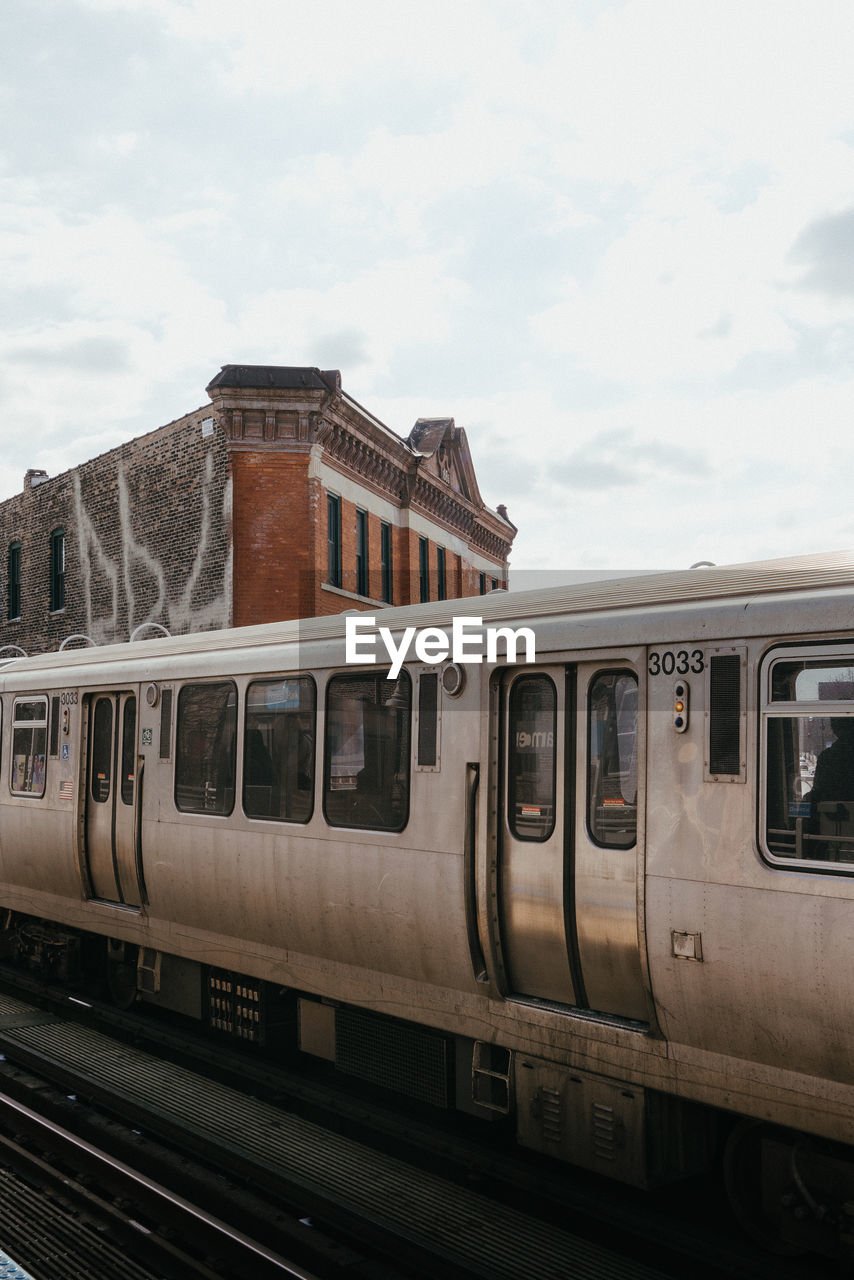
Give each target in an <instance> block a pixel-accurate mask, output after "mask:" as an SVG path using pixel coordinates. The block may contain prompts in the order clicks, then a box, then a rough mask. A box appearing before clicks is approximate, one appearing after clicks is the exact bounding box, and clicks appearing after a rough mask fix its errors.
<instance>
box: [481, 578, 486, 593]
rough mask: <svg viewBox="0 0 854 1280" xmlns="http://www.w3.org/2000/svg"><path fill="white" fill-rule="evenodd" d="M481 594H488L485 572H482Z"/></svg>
mask: <svg viewBox="0 0 854 1280" xmlns="http://www.w3.org/2000/svg"><path fill="white" fill-rule="evenodd" d="M480 594H481V595H482V596H485V595H486V574H485V573H482V574H481V575H480Z"/></svg>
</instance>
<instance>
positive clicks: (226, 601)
mask: <svg viewBox="0 0 854 1280" xmlns="http://www.w3.org/2000/svg"><path fill="white" fill-rule="evenodd" d="M203 424H204V426H203ZM34 478H35V479H36V480H38V479H39V476H38V473H36V475H35V477H34V476H33V474H32V473H28V479H27V482H26V485H25V488H24V490H23V491H22V492H21V493H19V494H17V495H16V496H15V497H13V498H10V499H9V500H8V501H6V502H4V503H2V504H0V555H1V556H2V559H0V581H2V615H0V647H2V646H3V645H9V644H12V645H18V646H20V647H21V648H22V649H24V650H26V652H27V653H41V652H46V651H50V650H54V649H58V648H59V646H60V645H61V643H62V642H63V640H65V639H66V638H67V637H68V636H70V635H72V634H84V635H87V636H89V637H90V638H91V639H92V640H94V641H95V642H96V643H97V644H108V643H110V642H114V641H122V640H127V639H128V638H129V636H130V634H131V633H132V632H133V631H134V629H135V628H137V627H139V626H140V624H142V623H145V622H156V623H159V624H161V625H162V626H164V627H166V629H167V630H168V631H169V632H170V634H172V635H179V634H182V633H184V632H188V631H205V630H210V629H213V628H217V627H227V626H230V625H231V622H232V614H231V601H232V581H231V578H232V555H231V480H230V471H229V467H228V459H227V455H226V450H225V442H224V438H223V434H222V431H221V429H219V428H218V427H215V425H214V423H213V419H212V418H211V410H210V406H209V405H208V406H205V407H204V408H202V409H199V410H196V411H195V412H194V413H190V414H187V415H186V416H185V417H183V418H179V419H178V420H177V421H175V422H173V423H170V424H169V425H168V426H165V427H161V428H159V429H158V430H157V431H153V432H151V433H150V434H148V435H145V436H141V437H140V438H138V439H136V440H132V441H129V442H128V443H127V444H124V445H121V446H120V447H118V448H117V449H113V450H111V451H110V452H109V453H105V454H102V455H101V456H100V457H98V458H94V459H92V461H90V462H87V463H84V464H83V465H82V466H80V467H77V468H75V469H74V470H73V471H69V472H65V473H64V474H62V475H59V476H56V477H53V478H49V479H44V480H42V481H41V483H35V484H33V479H34ZM57 528H61V529H64V531H65V607H64V608H63V609H61V610H58V611H55V612H51V608H50V604H51V600H50V540H51V534H52V532H53V530H55V529H57ZM14 542H19V543H20V544H21V613H20V619H19V620H10V619H9V592H8V568H9V547H10V545H11V544H12V543H14ZM155 633H156V630H155V629H154V628H151V629H150V630H149V632H148V633H147V634H151V635H153V634H155ZM144 634H145V633H144ZM2 656H4V655H3V654H2V652H0V657H2ZM5 656H8V654H7V655H5Z"/></svg>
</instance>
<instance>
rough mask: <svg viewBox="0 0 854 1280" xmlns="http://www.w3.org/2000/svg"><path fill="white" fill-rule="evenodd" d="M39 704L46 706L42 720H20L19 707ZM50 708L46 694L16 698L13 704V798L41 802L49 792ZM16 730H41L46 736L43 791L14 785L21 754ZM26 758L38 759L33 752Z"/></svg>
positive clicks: (11, 760)
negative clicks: (15, 772) (17, 746)
mask: <svg viewBox="0 0 854 1280" xmlns="http://www.w3.org/2000/svg"><path fill="white" fill-rule="evenodd" d="M39 702H40V703H43V704H44V716H43V718H42V719H28V720H19V719H18V717H17V715H16V712H17V709H18V707H19V706H22V705H23V704H24V703H39ZM48 707H49V703H48V697H47V694H46V693H28V694H21V695H19V696H18V697H16V698H15V699H14V700H13V702H12V725H11V743H10V747H11V749H10V752H9V793H10V794H11V795H13V796H21V797H23V798H24V799H25V800H41V799H43V797H44V794H45V791H46V790H47V761H48V754H47V750H48ZM16 729H17V730H26V729H29V730H30V731H32V732H34V731H35V730H36V729H41V730H42V732H43V734H44V753H43V755H42V776H41V790H35V789H34V788H33V787H32V786H30V787H17V786H15V784H14V769H15V759H16V755H17V756H19V755H20V754H21V753H20V752H17V753H16V751H15V730H16ZM30 745H31V746H32V745H33V742H32V740H31V743H30ZM25 758H26V759H37V758H38V757H37V756H36V755H35V753H34V752H33V751H29V752H28V753H27V755H26V757H25ZM30 777H31V778H32V771H31V773H30Z"/></svg>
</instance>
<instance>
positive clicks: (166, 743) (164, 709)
mask: <svg viewBox="0 0 854 1280" xmlns="http://www.w3.org/2000/svg"><path fill="white" fill-rule="evenodd" d="M171 746H172V690H171V689H164V690H163V695H162V697H161V699H160V759H161V760H168V759H169V749H170V747H171Z"/></svg>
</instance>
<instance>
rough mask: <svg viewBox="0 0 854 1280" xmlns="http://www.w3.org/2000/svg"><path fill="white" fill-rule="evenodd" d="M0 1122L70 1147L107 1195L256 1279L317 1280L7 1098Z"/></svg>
mask: <svg viewBox="0 0 854 1280" xmlns="http://www.w3.org/2000/svg"><path fill="white" fill-rule="evenodd" d="M0 1118H3V1119H5V1120H8V1119H13V1120H14V1123H15V1125H16V1127H17V1129H18V1130H20V1129H21V1128H24V1129H26V1130H27V1131H28V1132H29V1133H30V1134H35V1135H37V1136H38V1137H39V1139H40V1140H41V1141H43V1142H45V1144H46V1145H47V1146H51V1145H54V1144H56V1143H57V1142H58V1143H61V1144H62V1146H63V1147H65V1148H66V1149H69V1148H70V1149H71V1150H72V1151H73V1152H74V1154H75V1156H76V1158H77V1160H78V1161H80V1162H82V1163H83V1164H84V1165H85V1166H86V1167H87V1168H88V1169H95V1170H97V1176H98V1178H99V1181H101V1182H106V1183H107V1184H108V1185H109V1186H110V1190H111V1194H120V1195H122V1196H124V1197H126V1198H130V1199H132V1200H133V1201H134V1203H140V1202H147V1204H148V1206H149V1207H150V1206H152V1205H153V1206H154V1211H155V1212H156V1214H157V1217H158V1219H159V1220H160V1221H163V1220H166V1221H168V1222H170V1224H174V1225H176V1226H179V1227H180V1228H181V1229H182V1230H186V1229H187V1225H188V1223H191V1224H193V1226H195V1227H196V1228H201V1230H202V1231H203V1233H204V1234H205V1237H206V1238H207V1239H208V1240H209V1241H210V1242H211V1247H213V1246H216V1248H217V1250H218V1251H219V1252H221V1253H224V1254H225V1255H226V1256H229V1257H237V1256H239V1257H241V1258H242V1259H243V1261H244V1263H247V1264H249V1265H251V1267H252V1275H253V1277H258V1280H261V1278H262V1277H263V1278H264V1280H266V1277H268V1276H269V1277H271V1278H272V1277H279V1278H281V1280H284V1278H287V1280H319V1277H318V1276H317V1275H316V1274H315V1273H314V1272H311V1271H307V1270H305V1269H304V1268H302V1267H299V1266H296V1265H295V1264H294V1263H292V1262H290V1261H288V1260H287V1259H286V1258H283V1257H282V1256H281V1254H278V1253H275V1252H274V1251H273V1250H271V1249H268V1248H266V1247H265V1246H264V1245H262V1244H259V1243H258V1242H257V1241H255V1240H252V1239H251V1238H250V1237H249V1236H247V1235H246V1234H245V1233H244V1232H242V1231H240V1230H238V1229H237V1228H235V1227H232V1226H230V1225H229V1224H228V1223H226V1222H224V1221H223V1220H222V1219H221V1218H218V1217H216V1216H215V1215H213V1214H210V1213H208V1212H206V1211H205V1210H204V1209H202V1208H200V1207H199V1206H198V1205H195V1204H193V1203H192V1202H191V1201H189V1200H187V1199H186V1198H185V1197H184V1196H181V1195H178V1194H177V1193H176V1192H174V1191H170V1190H169V1189H168V1188H167V1187H164V1186H162V1185H161V1184H159V1183H157V1182H155V1181H154V1180H153V1179H152V1178H149V1177H148V1176H147V1175H146V1174H143V1173H140V1172H138V1171H137V1170H135V1169H132V1168H131V1167H130V1165H128V1164H126V1163H125V1162H124V1161H122V1160H118V1159H116V1158H115V1157H114V1156H111V1155H109V1154H107V1153H106V1152H104V1151H100V1150H99V1149H98V1148H97V1147H95V1146H93V1144H92V1143H90V1142H87V1141H86V1140H85V1139H84V1138H81V1137H79V1136H78V1135H77V1134H74V1133H72V1132H71V1131H70V1130H68V1129H65V1128H64V1127H63V1126H62V1125H59V1124H57V1123H56V1122H55V1121H53V1120H49V1119H47V1118H46V1117H44V1116H40V1115H39V1114H38V1113H37V1112H36V1111H34V1110H32V1108H30V1107H27V1106H25V1105H24V1104H23V1103H21V1102H18V1101H17V1100H16V1099H14V1098H11V1097H9V1096H8V1095H6V1094H0Z"/></svg>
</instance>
